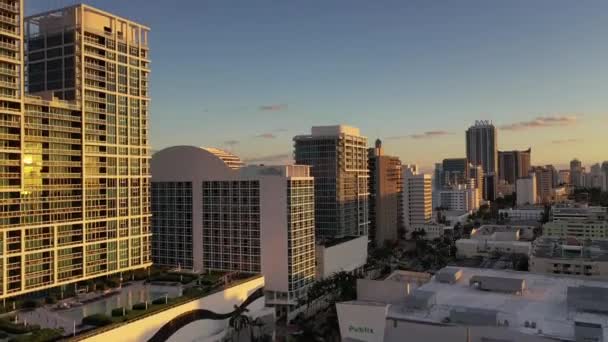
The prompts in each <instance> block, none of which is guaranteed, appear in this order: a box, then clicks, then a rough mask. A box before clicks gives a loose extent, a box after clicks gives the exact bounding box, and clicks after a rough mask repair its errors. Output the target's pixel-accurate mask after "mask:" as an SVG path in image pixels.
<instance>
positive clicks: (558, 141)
mask: <svg viewBox="0 0 608 342" xmlns="http://www.w3.org/2000/svg"><path fill="white" fill-rule="evenodd" d="M579 142H583V139H577V138H571V139H558V140H553V141H551V143H552V144H575V143H579Z"/></svg>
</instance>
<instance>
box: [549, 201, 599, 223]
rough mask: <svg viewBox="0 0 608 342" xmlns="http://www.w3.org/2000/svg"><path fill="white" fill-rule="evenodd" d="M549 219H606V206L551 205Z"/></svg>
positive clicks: (554, 220)
mask: <svg viewBox="0 0 608 342" xmlns="http://www.w3.org/2000/svg"><path fill="white" fill-rule="evenodd" d="M550 220H551V221H553V222H556V221H606V220H608V208H606V207H595V206H587V205H571V204H559V205H554V206H552V207H551V212H550Z"/></svg>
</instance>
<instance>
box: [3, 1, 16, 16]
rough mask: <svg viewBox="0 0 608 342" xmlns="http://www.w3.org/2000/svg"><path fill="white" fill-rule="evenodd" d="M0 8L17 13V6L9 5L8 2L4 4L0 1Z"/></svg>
mask: <svg viewBox="0 0 608 342" xmlns="http://www.w3.org/2000/svg"><path fill="white" fill-rule="evenodd" d="M0 8H1V9H4V10H7V11H11V12H15V13H19V7H17V6H13V5H9V4H6V3H4V2H0Z"/></svg>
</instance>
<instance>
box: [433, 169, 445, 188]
mask: <svg viewBox="0 0 608 342" xmlns="http://www.w3.org/2000/svg"><path fill="white" fill-rule="evenodd" d="M443 182H444V181H443V164H442V163H435V170H434V172H433V190H441V189H442V188H443Z"/></svg>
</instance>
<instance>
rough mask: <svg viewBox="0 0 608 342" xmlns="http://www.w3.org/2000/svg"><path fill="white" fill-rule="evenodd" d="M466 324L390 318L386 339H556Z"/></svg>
mask: <svg viewBox="0 0 608 342" xmlns="http://www.w3.org/2000/svg"><path fill="white" fill-rule="evenodd" d="M468 329H469V339H467V327H466V326H454V325H435V324H420V323H416V322H405V321H395V320H391V319H388V320H387V324H386V335H385V336H386V338H385V341H387V342H391V341H403V340H404V336H407V340H408V341H450V342H486V341H505V342H506V341H512V342H549V341H555V340H554V339H550V338H545V337H542V336H538V335H533V333H532V334H524V333H521V332H519V331H517V330H514V329H509V328H506V327H481V326H473V327H468Z"/></svg>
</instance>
